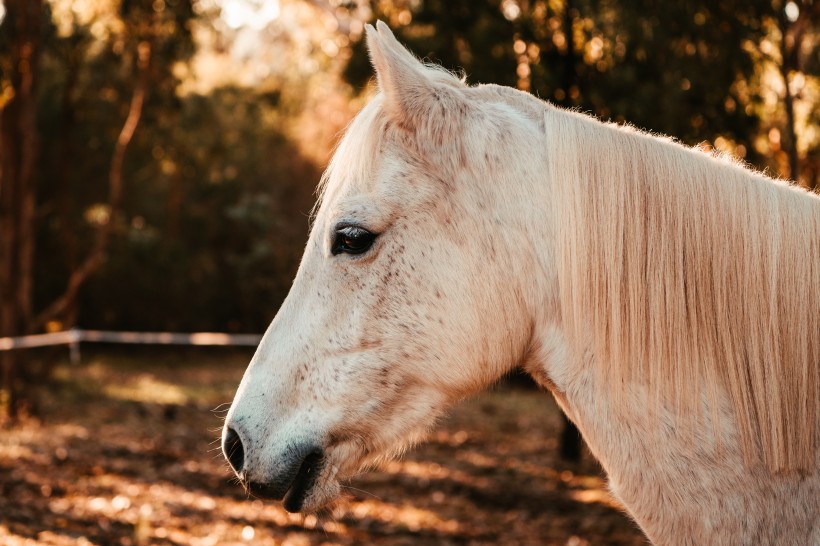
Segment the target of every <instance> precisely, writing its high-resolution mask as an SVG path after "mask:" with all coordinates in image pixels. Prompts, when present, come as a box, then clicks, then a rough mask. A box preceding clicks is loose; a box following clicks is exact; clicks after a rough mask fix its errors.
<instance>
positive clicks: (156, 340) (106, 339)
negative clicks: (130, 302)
mask: <svg viewBox="0 0 820 546" xmlns="http://www.w3.org/2000/svg"><path fill="white" fill-rule="evenodd" d="M261 340H262V336H261V335H259V334H225V333H219V332H192V333H179V332H117V331H109V330H81V329H73V330H65V331H63V332H53V333H49V334H33V335H28V336H17V337H0V351H10V350H13V349H31V348H34V347H49V346H53V345H68V346H69V349H70V351H71V360H72V362H77V361H79V359H80V353H79V346H80V343H88V342H92V343H127V344H143V345H199V346H229V347H255V346H257V345H259V342H260V341H261Z"/></svg>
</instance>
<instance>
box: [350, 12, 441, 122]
mask: <svg viewBox="0 0 820 546" xmlns="http://www.w3.org/2000/svg"><path fill="white" fill-rule="evenodd" d="M365 28H366V31H367V49H368V51H369V52H370V61H371V62H372V63H373V68H374V69H375V70H376V78H377V79H378V82H379V89H381V91H382V93H383V95H384V106H385V109H386V110H387V112H389V113H390V114H391V115H392V116H393V117H394V118H396V119H397V121H399V123H400V125H402V126H404V127H407V128H413V127H415V126H416V125H417V120H418V119H419V117H420V116H423V115H424V114H425V113H426V112H427V111H428V110H429V105H430V101H431V100H433V99H434V98H435V97H436V95H437V89H438V87H439V86H438V85H437V84H436V83H434V82H433V81H432V80H431V79H430V77H429V76H428V75H427V71H428V70H429V69H428V68H425V67H424V65H423V64H422V63H421V62H420V61H419V60H418V59H416V58H415V57H414V56H413V54H412V53H410V52H409V51H408V50H407V49H406V48H405V47H404V46H402V45H401V44H400V43H399V41H398V40H397V39H396V37H395V36H394V35H393V33H392V32H391V31H390V29H389V28H388V26H387V25H386V24H384V23H383V22H382V21H378V22H377V23H376V28H373V26H372V25H369V24H368V25H366V27H365Z"/></svg>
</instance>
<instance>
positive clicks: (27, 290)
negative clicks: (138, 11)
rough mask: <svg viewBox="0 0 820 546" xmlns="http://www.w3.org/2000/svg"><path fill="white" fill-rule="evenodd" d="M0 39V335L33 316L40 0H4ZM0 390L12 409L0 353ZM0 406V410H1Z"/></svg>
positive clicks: (10, 365) (13, 394)
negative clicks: (0, 381)
mask: <svg viewBox="0 0 820 546" xmlns="http://www.w3.org/2000/svg"><path fill="white" fill-rule="evenodd" d="M5 5H6V18H5V20H4V21H3V24H2V27H0V30H1V31H2V36H0V43H2V46H3V47H2V49H4V50H5V51H8V54H7V55H3V57H2V59H0V68H1V69H2V73H0V90H1V91H2V93H0V336H14V335H18V334H21V333H23V332H25V331H26V328H27V324H28V321H29V320H31V316H32V289H33V286H32V282H33V267H34V244H35V225H34V220H35V206H36V195H35V184H36V178H35V177H36V166H37V163H38V159H39V158H38V151H39V139H38V134H37V108H36V100H37V90H38V83H39V82H38V69H39V64H40V56H41V45H42V34H43V26H44V20H45V14H46V10H45V9H44V7H43V2H42V0H8V1H7V2H6V4H5ZM0 364H1V365H2V383H0V385H1V386H2V394H4V395H5V400H2V401H0V402H3V403H4V404H0V406H2V405H5V406H6V407H8V408H16V407H17V402H18V401H17V392H18V389H17V387H16V385H17V381H16V379H15V363H14V358H13V355H12V354H10V353H7V352H6V353H0ZM0 409H2V408H0Z"/></svg>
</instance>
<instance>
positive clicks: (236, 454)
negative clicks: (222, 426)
mask: <svg viewBox="0 0 820 546" xmlns="http://www.w3.org/2000/svg"><path fill="white" fill-rule="evenodd" d="M222 452H223V453H224V454H225V458H226V459H228V463H230V465H231V468H233V470H234V472H236V473H237V474H239V473H241V472H242V466H243V465H244V464H245V449H244V448H243V447H242V440H241V439H240V438H239V434H237V433H236V431H235V430H234V429H232V428H228V431H227V432H226V433H225V438H223V440H222Z"/></svg>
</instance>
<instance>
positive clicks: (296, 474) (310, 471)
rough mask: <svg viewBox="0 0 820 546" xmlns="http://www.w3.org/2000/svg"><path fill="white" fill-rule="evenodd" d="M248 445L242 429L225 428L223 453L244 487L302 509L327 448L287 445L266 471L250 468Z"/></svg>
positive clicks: (258, 495) (259, 494)
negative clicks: (246, 446)
mask: <svg viewBox="0 0 820 546" xmlns="http://www.w3.org/2000/svg"><path fill="white" fill-rule="evenodd" d="M245 445H246V444H245V443H244V442H243V441H242V437H241V435H240V434H239V432H237V431H236V430H235V429H233V428H230V427H226V428H225V431H224V433H223V436H222V452H223V454H224V455H225V458H226V459H227V460H228V463H229V464H230V465H231V468H232V469H233V471H234V472H235V473H236V475H237V477H238V478H239V481H240V482H241V483H242V485H243V486H244V487H245V489H247V491H248V492H249V493H250V494H251V495H253V496H255V497H259V498H263V499H273V500H283V501H284V502H283V506H284V507H285V510H287V511H288V512H299V511H301V510H302V509H303V507H304V506H305V500H306V499H307V497H308V495H309V494H310V493H311V491H312V490H313V488H314V487H315V486H316V481H317V478H318V476H319V474H320V472H321V470H322V467H323V465H324V464H325V456H324V450H323V449H322V448H321V447H319V446H318V445H316V444H313V443H302V444H298V445H293V446H288V447H287V449H286V450H285V451H284V453H282V454H281V456H280V457H278V458H277V461H276V464H275V465H274V466H273V467H272V468H269V469H266V470H265V469H259V468H252V467H250V468H249V466H250V465H249V464H248V463H249V459H248V458H247V457H246V456H247V453H246V448H245Z"/></svg>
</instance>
